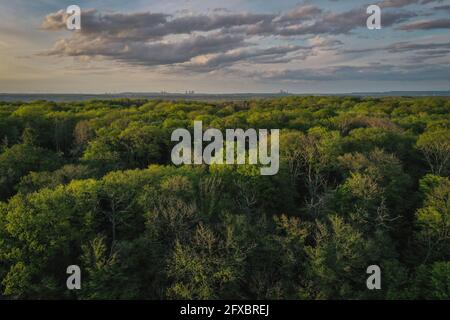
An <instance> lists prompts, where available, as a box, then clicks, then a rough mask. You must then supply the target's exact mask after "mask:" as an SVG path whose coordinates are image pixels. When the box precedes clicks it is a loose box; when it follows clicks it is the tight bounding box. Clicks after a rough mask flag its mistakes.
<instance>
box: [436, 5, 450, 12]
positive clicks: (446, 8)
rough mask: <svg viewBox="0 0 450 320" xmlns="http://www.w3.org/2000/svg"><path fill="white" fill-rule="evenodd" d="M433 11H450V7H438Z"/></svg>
mask: <svg viewBox="0 0 450 320" xmlns="http://www.w3.org/2000/svg"><path fill="white" fill-rule="evenodd" d="M433 9H435V10H444V11H450V5H445V6H436V7H434V8H433Z"/></svg>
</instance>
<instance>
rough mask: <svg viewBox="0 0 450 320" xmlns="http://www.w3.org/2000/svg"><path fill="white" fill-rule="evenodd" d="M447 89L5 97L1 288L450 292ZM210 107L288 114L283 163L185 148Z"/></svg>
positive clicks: (225, 121) (241, 123)
mask: <svg viewBox="0 0 450 320" xmlns="http://www.w3.org/2000/svg"><path fill="white" fill-rule="evenodd" d="M449 106H450V99H448V98H432V97H424V98H407V97H405V98H369V97H367V98H359V97H293V96H292V97H282V98H279V99H266V100H248V101H223V102H219V101H210V102H197V101H182V100H179V101H159V100H145V99H115V100H92V101H86V102H70V103H54V102H46V101H36V102H32V103H8V104H6V103H0V299H4V298H6V299H15V298H27V299H61V298H63V299H66V298H67V299H449V298H450V293H449V291H450V289H449V288H450V278H449V274H450V273H449V259H450V251H449V248H450V239H449V231H450V224H449V221H450V218H449V207H450V203H449V193H450V182H449V179H448V173H449V149H448V147H449V130H448V128H449V126H450V120H449V112H450V109H449ZM194 120H198V121H202V122H203V128H204V130H206V128H218V129H220V130H222V131H223V130H225V129H228V128H229V129H235V128H242V129H248V128H255V129H271V128H274V129H280V133H281V135H280V158H281V159H280V170H279V172H278V174H277V175H275V176H261V175H260V170H259V169H260V168H259V167H258V165H248V164H246V165H217V164H215V165H211V166H207V165H184V166H174V165H172V163H171V160H170V152H171V149H172V147H173V145H174V143H173V142H171V141H170V140H171V139H170V138H171V133H172V131H173V130H174V129H177V128H186V129H188V130H191V131H192V130H193V122H194ZM73 264H75V265H79V266H80V268H81V270H82V288H81V290H72V291H70V290H67V289H66V279H67V274H66V268H67V266H69V265H73ZM373 264H375V265H379V266H380V268H381V271H382V274H381V289H380V290H368V289H367V287H366V279H367V277H368V274H366V269H367V267H368V266H369V265H373Z"/></svg>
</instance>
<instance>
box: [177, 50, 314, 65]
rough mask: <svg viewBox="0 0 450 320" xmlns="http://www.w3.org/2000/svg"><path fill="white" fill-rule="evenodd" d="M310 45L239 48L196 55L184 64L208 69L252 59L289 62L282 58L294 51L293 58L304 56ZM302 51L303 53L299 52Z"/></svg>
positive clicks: (268, 61) (261, 61) (266, 61)
mask: <svg viewBox="0 0 450 320" xmlns="http://www.w3.org/2000/svg"><path fill="white" fill-rule="evenodd" d="M310 50H311V47H303V46H294V45H288V46H280V47H270V48H266V49H260V48H254V49H239V50H235V51H228V52H224V53H219V54H215V55H211V56H206V57H198V58H197V59H194V61H191V62H190V63H189V64H187V65H186V66H185V68H186V69H189V70H193V71H210V70H213V69H216V68H217V67H224V66H228V65H231V64H233V63H235V62H242V61H252V62H258V63H282V62H289V61H290V60H292V58H289V59H287V58H284V57H286V55H287V54H290V53H294V52H295V53H296V55H295V58H305V57H306V56H307V52H309V51H310ZM299 51H302V52H303V53H299Z"/></svg>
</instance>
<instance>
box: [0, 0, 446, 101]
mask: <svg viewBox="0 0 450 320" xmlns="http://www.w3.org/2000/svg"><path fill="white" fill-rule="evenodd" d="M371 4H376V5H378V6H380V7H381V9H382V15H381V24H382V29H381V30H368V29H367V27H366V19H367V17H368V14H367V13H366V8H367V7H368V6H369V5H371ZM69 5H78V6H80V7H81V9H82V16H81V26H82V27H81V30H79V31H69V30H67V29H66V26H65V16H66V14H65V9H66V8H67V7H68V6H69ZM449 13H450V0H378V1H373V2H367V3H366V2H363V1H344V0H318V1H291V0H279V1H276V2H275V1H264V0H248V1H245V0H229V1H217V0H211V1H205V0H176V1H175V0H167V1H153V0H149V1H143V0H137V1H127V2H124V1H118V0H104V1H100V0H94V1H84V0H83V1H73V0H72V1H65V0H63V1H57V0H37V1H33V2H30V1H26V0H17V1H14V2H12V1H11V2H2V3H0V92H4V93H6V92H10V93H75V94H76V93H122V92H161V91H166V92H171V93H185V92H186V91H194V92H196V93H219V94H223V93H246V92H251V93H267V92H270V93H276V92H280V91H288V92H291V93H306V94H307V93H328V94H332V93H346V92H348V93H350V92H384V91H443V90H449V89H450V32H449V29H450V19H449Z"/></svg>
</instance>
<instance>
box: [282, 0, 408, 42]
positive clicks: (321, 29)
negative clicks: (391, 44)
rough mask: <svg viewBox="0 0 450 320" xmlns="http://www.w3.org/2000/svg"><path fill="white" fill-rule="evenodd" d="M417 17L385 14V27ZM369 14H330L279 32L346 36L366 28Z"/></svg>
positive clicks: (405, 14) (361, 12)
mask: <svg viewBox="0 0 450 320" xmlns="http://www.w3.org/2000/svg"><path fill="white" fill-rule="evenodd" d="M414 16H417V14H416V13H413V12H385V13H384V14H383V18H382V19H383V20H382V21H383V26H384V27H390V26H392V25H394V24H397V23H400V22H403V21H405V20H406V19H409V18H411V17H414ZM366 20H367V13H366V10H365V8H362V7H361V8H357V9H353V10H350V11H346V12H342V13H328V14H326V15H325V16H324V17H323V18H321V19H318V20H316V21H315V22H314V23H313V24H302V25H296V26H289V27H287V28H284V29H282V30H280V31H279V33H280V34H281V35H285V36H291V35H304V34H346V33H349V32H350V31H352V30H353V29H355V28H360V27H365V26H366Z"/></svg>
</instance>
